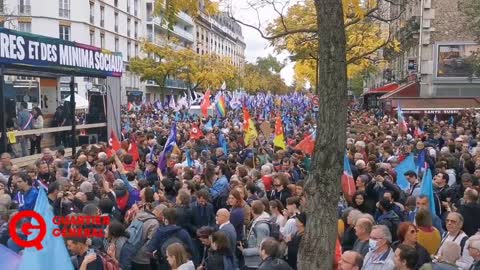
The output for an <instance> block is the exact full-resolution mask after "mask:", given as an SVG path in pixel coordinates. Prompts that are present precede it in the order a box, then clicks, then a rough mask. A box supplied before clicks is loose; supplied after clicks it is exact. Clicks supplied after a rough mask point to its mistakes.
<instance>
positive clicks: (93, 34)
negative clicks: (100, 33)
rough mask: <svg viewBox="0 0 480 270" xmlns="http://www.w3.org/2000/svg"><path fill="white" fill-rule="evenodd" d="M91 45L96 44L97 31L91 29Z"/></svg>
mask: <svg viewBox="0 0 480 270" xmlns="http://www.w3.org/2000/svg"><path fill="white" fill-rule="evenodd" d="M90 45H92V46H95V31H90Z"/></svg>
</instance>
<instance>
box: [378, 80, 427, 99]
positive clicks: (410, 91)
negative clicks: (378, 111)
mask: <svg viewBox="0 0 480 270" xmlns="http://www.w3.org/2000/svg"><path fill="white" fill-rule="evenodd" d="M419 95H420V89H419V87H418V83H417V82H411V83H408V84H404V85H401V86H399V87H398V88H397V89H395V90H393V91H391V92H389V93H386V94H384V95H383V96H381V97H380V99H392V98H396V97H412V98H413V97H418V96H419Z"/></svg>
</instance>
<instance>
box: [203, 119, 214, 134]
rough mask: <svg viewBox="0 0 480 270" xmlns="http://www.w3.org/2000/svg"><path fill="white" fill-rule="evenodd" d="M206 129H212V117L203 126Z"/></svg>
mask: <svg viewBox="0 0 480 270" xmlns="http://www.w3.org/2000/svg"><path fill="white" fill-rule="evenodd" d="M204 128H205V130H206V131H212V130H213V125H212V119H210V120H208V122H207V123H206V124H205V126H204Z"/></svg>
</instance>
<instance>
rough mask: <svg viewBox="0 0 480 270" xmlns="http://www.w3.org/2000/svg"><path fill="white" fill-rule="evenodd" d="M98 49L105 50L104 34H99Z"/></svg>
mask: <svg viewBox="0 0 480 270" xmlns="http://www.w3.org/2000/svg"><path fill="white" fill-rule="evenodd" d="M100 48H105V34H104V33H101V34H100Z"/></svg>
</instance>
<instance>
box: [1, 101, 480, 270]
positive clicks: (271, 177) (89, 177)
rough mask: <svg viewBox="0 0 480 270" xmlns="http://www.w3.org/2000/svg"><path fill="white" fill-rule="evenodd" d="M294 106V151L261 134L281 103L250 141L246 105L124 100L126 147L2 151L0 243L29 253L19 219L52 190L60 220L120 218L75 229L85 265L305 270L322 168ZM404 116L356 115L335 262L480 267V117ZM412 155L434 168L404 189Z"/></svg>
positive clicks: (468, 113)
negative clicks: (29, 155) (428, 179)
mask: <svg viewBox="0 0 480 270" xmlns="http://www.w3.org/2000/svg"><path fill="white" fill-rule="evenodd" d="M278 109H280V108H278ZM280 110H281V109H280ZM285 114H288V118H289V122H290V123H289V125H290V127H288V126H287V125H285V141H286V149H279V148H278V147H274V143H273V138H274V136H275V134H274V133H273V132H272V133H270V134H265V133H264V132H263V131H262V130H268V128H263V129H262V128H261V126H262V124H263V127H265V124H264V122H266V123H267V124H268V125H269V126H270V128H271V130H274V128H275V117H274V115H275V114H274V112H273V111H272V113H270V114H268V113H265V114H263V115H262V113H256V112H255V111H251V115H252V120H253V122H254V123H255V125H256V126H257V130H258V136H257V137H256V138H255V140H254V142H253V143H252V144H250V145H245V143H244V135H245V132H244V130H243V128H244V125H243V123H242V119H243V118H242V117H243V116H242V110H241V109H238V110H229V111H228V114H227V115H226V117H224V118H222V119H220V118H218V119H217V116H208V117H204V116H202V115H200V116H198V115H193V114H189V113H188V112H187V111H185V110H182V111H177V112H173V111H170V112H161V113H160V112H159V110H157V109H156V108H154V107H152V106H142V107H141V108H137V109H135V110H133V111H129V110H127V109H125V108H124V109H123V110H122V132H121V134H120V136H119V141H120V149H119V150H117V151H112V150H111V149H110V146H109V144H107V143H98V144H95V145H89V146H84V147H82V149H81V150H80V151H78V153H76V155H75V156H74V157H73V158H66V157H65V156H64V154H65V153H64V151H63V150H61V149H60V150H57V151H56V152H54V151H51V150H50V149H48V148H45V149H43V150H42V153H43V157H42V158H41V159H40V160H38V161H37V162H36V163H35V164H34V165H31V166H28V167H27V168H18V167H16V166H15V165H12V163H11V157H10V155H9V154H8V153H4V154H3V155H1V160H0V173H1V175H0V243H1V244H3V245H5V246H7V247H8V248H10V249H12V250H13V251H15V252H18V253H21V252H22V248H21V247H19V246H18V245H16V244H15V243H14V242H13V241H12V239H11V237H10V235H9V230H8V224H9V220H10V219H11V217H12V216H13V215H14V214H15V213H17V212H18V211H23V210H33V209H34V207H35V201H36V198H37V196H38V194H39V190H40V189H42V188H43V189H45V191H46V193H47V195H48V200H49V202H50V204H51V206H52V208H53V211H54V214H55V215H56V216H82V215H84V216H85V215H86V216H108V217H110V220H111V222H110V224H109V225H108V226H106V227H105V228H101V229H102V230H103V229H104V230H105V238H104V239H100V238H86V237H67V238H65V242H66V246H67V248H68V250H69V251H70V255H71V256H72V263H73V266H74V268H75V269H76V270H78V269H82V270H83V269H87V270H103V269H105V270H107V268H106V265H107V264H108V263H111V265H115V266H118V267H120V268H121V269H124V270H129V269H133V270H144V269H145V270H157V269H179V270H185V269H188V270H190V269H200V270H201V269H206V270H217V269H225V270H234V269H261V270H267V269H297V265H298V263H299V261H298V260H297V254H298V252H299V247H300V245H301V243H302V236H303V234H304V230H305V225H306V222H307V220H308V215H306V214H305V213H304V212H303V209H304V206H305V204H306V197H305V194H304V191H303V186H304V183H305V181H306V180H307V177H308V171H309V170H310V169H311V166H312V165H311V155H310V154H308V153H306V152H305V151H302V149H301V148H298V147H296V146H297V145H298V144H299V143H300V142H301V141H302V140H304V138H306V137H307V136H309V135H311V133H312V132H313V131H314V129H315V128H316V123H315V121H316V120H315V117H314V114H313V113H312V114H310V113H298V112H296V111H295V109H293V110H292V111H290V112H287V113H284V115H285ZM265 116H266V117H265ZM439 118H440V117H439ZM405 121H406V124H407V127H408V129H407V130H406V132H404V131H401V129H399V128H398V122H397V119H396V117H394V116H388V115H387V116H380V115H378V114H375V113H373V112H370V111H361V110H351V111H349V119H348V128H347V133H348V134H347V135H348V136H347V137H348V140H347V149H346V150H347V151H346V152H347V157H348V160H349V163H350V169H351V173H352V175H353V178H354V179H355V184H356V192H355V193H354V194H351V196H347V194H345V195H342V194H340V203H339V206H338V241H337V252H336V255H335V259H334V265H333V266H332V268H333V269H341V270H347V269H366V270H377V269H379V270H380V269H382V270H388V269H401V270H404V269H422V270H425V269H463V270H479V269H480V233H479V228H480V204H479V191H480V186H479V179H480V146H478V144H477V141H478V140H480V113H479V112H475V111H473V110H465V111H461V112H459V113H458V114H457V115H453V116H452V117H449V118H445V119H443V120H442V119H441V120H437V116H433V115H422V116H418V115H417V116H409V117H406V118H405ZM212 123H215V124H214V125H212ZM208 125H210V126H208ZM173 126H175V133H173V134H175V138H173V143H172V138H171V135H172V127H173ZM199 131H200V133H201V134H200V133H199ZM199 134H200V135H199ZM221 137H224V138H225V139H226V141H227V147H224V146H225V145H222V143H221V142H220V141H222V138H221ZM133 144H134V145H135V147H136V149H137V150H136V152H135V153H132V148H133V147H132V145H133ZM172 145H173V147H172V150H171V151H169V152H168V154H167V155H166V163H165V167H161V165H160V163H161V162H159V158H161V156H162V155H164V154H165V151H164V150H165V149H167V148H170V147H171V146H172ZM137 154H138V158H137ZM409 155H413V156H414V157H415V160H416V161H418V160H419V159H420V156H423V157H424V162H425V163H426V164H427V165H428V166H424V164H420V165H419V166H418V169H415V170H410V171H407V172H405V173H404V175H405V177H406V179H407V180H408V184H409V186H408V189H403V190H402V189H401V188H400V186H399V185H398V184H397V178H398V175H397V173H396V171H395V168H396V167H397V166H398V165H399V164H401V163H402V161H404V160H405V159H406V158H407V156H409ZM422 162H423V161H422ZM426 170H431V172H432V175H434V178H433V191H434V200H433V201H431V199H430V197H429V196H426V195H425V194H423V193H422V191H421V189H420V187H421V185H422V178H423V174H425V173H426ZM339 183H340V179H339ZM432 204H435V206H436V207H435V213H432V212H431V210H430V209H432V208H431V207H430V206H431V205H432ZM319 207H321V206H319ZM19 233H20V234H22V232H21V231H19ZM24 237H25V238H26V235H24ZM319 256H321V254H319ZM107 261H108V263H107ZM111 265H110V266H111ZM109 269H110V268H109ZM117 269H119V268H117Z"/></svg>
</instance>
